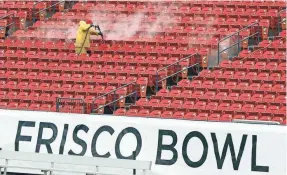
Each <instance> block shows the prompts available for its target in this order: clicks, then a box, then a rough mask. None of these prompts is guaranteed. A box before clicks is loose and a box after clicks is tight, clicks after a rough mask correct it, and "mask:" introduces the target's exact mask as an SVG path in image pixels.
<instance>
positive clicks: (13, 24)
mask: <svg viewBox="0 0 287 175" xmlns="http://www.w3.org/2000/svg"><path fill="white" fill-rule="evenodd" d="M7 17H10V18H12V22H11V23H8V22H9V19H7V23H8V24H7V25H6V26H0V32H1V30H3V29H4V30H5V33H4V37H5V36H6V33H7V32H9V31H7V28H8V29H9V30H11V28H10V26H12V31H13V32H14V31H15V30H16V26H15V25H16V21H15V17H16V14H15V13H12V14H8V15H5V16H1V17H0V20H3V19H5V18H7Z"/></svg>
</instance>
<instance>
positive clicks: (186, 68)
mask: <svg viewBox="0 0 287 175" xmlns="http://www.w3.org/2000/svg"><path fill="white" fill-rule="evenodd" d="M197 65H199V63H195V64H193V65H191V66H188V67H185V68H183V69H181V70H180V71H177V72H175V73H173V74H171V75H169V76H167V77H164V78H162V79H160V80H158V82H161V81H163V80H166V79H168V78H170V77H172V76H174V75H176V74H178V73H180V72H183V71H185V70H188V69H189V68H191V67H194V66H197Z"/></svg>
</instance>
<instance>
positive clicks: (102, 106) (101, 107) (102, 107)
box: [93, 90, 138, 112]
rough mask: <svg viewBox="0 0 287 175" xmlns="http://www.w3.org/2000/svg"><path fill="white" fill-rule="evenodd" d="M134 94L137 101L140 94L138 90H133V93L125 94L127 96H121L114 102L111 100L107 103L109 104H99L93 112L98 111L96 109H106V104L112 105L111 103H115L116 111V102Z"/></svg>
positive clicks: (114, 108)
mask: <svg viewBox="0 0 287 175" xmlns="http://www.w3.org/2000/svg"><path fill="white" fill-rule="evenodd" d="M133 95H134V99H135V101H136V100H137V97H138V95H137V90H136V91H134V92H132V93H129V94H127V95H125V96H121V97H120V98H118V99H116V100H114V101H112V102H109V103H107V104H104V105H101V106H99V107H98V108H96V109H94V110H93V112H96V111H98V110H100V109H104V108H105V107H106V106H110V105H111V104H113V111H115V110H116V108H117V106H116V102H118V101H120V100H122V99H126V98H127V97H130V96H133ZM114 97H115V96H114Z"/></svg>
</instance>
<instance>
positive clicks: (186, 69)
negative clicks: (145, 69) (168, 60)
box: [155, 53, 200, 92]
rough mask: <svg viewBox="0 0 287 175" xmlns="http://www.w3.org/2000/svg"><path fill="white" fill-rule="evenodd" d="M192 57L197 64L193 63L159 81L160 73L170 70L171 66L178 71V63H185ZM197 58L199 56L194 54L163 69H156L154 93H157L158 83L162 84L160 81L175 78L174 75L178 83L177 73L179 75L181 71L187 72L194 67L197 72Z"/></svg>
mask: <svg viewBox="0 0 287 175" xmlns="http://www.w3.org/2000/svg"><path fill="white" fill-rule="evenodd" d="M193 57H196V58H198V59H196V61H197V63H195V64H193V65H190V66H188V67H184V68H183V69H181V70H179V71H176V72H175V73H173V74H171V75H168V76H166V77H164V78H162V79H159V73H160V72H161V71H163V70H166V69H168V68H170V67H171V66H176V68H177V69H178V68H179V67H180V65H179V64H180V62H182V61H185V60H187V59H191V58H193ZM199 57H200V55H199V54H198V53H195V54H192V55H189V56H187V57H185V58H182V59H180V60H178V61H177V62H175V63H173V64H170V65H168V66H166V67H163V68H161V69H158V70H157V72H156V81H155V87H156V92H158V90H159V83H160V82H162V81H164V80H166V79H168V78H170V77H173V76H175V75H176V81H177V82H178V81H179V73H181V72H183V71H188V69H189V68H192V67H196V68H197V70H198V68H199ZM197 72H198V71H197Z"/></svg>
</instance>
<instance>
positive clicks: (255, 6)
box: [73, 1, 286, 14]
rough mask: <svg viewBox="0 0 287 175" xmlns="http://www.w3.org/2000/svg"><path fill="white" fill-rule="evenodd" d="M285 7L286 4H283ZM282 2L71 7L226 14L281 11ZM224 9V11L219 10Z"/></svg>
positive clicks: (77, 9) (154, 3)
mask: <svg viewBox="0 0 287 175" xmlns="http://www.w3.org/2000/svg"><path fill="white" fill-rule="evenodd" d="M285 5H286V4H285ZM284 7H285V6H284V2H281V3H280V2H276V3H275V2H273V1H270V2H265V3H264V2H261V1H260V3H258V2H254V3H252V2H245V3H240V2H233V1H231V2H230V1H229V2H224V3H223V2H213V3H212V2H211V3H208V4H205V3H204V2H196V3H193V2H192V1H188V2H173V3H171V4H169V3H164V2H140V3H138V4H137V2H134V3H133V2H128V3H127V2H118V3H117V2H116V1H115V2H108V3H106V2H98V3H97V4H95V3H92V2H89V3H86V4H84V3H77V4H75V5H74V6H73V9H74V10H76V11H93V10H97V11H127V12H166V13H184V14H188V13H199V11H200V10H203V11H204V9H207V8H213V9H214V10H217V12H220V11H223V12H225V13H227V14H229V13H232V12H233V11H236V10H237V9H241V8H242V9H244V10H246V11H250V13H252V11H253V10H260V9H271V8H272V9H281V8H284ZM222 8H225V10H220V9H222Z"/></svg>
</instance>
